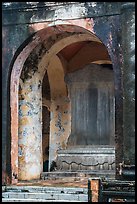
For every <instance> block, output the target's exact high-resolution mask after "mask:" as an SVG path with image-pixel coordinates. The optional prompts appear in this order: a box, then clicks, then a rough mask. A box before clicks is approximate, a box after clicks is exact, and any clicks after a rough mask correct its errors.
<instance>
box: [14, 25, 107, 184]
mask: <svg viewBox="0 0 137 204" xmlns="http://www.w3.org/2000/svg"><path fill="white" fill-rule="evenodd" d="M93 47H94V48H95V47H96V49H93ZM65 48H67V52H66V50H65ZM82 48H83V49H82ZM63 49H64V50H63ZM84 49H88V50H89V52H90V51H91V50H92V55H89V56H87V55H84V53H85V52H84ZM68 50H70V51H69V52H68ZM94 51H96V52H94ZM81 52H82V53H83V55H82V56H83V59H82V60H76V58H77V57H78V55H77V54H81ZM66 53H69V54H67V55H66ZM53 59H54V60H53ZM55 59H57V61H58V60H59V59H60V60H59V61H60V65H59V69H56V63H55ZM80 59H81V58H80ZM91 62H96V63H99V64H100V63H101V64H106V63H109V64H110V63H111V60H110V57H109V55H108V52H107V49H106V48H105V46H104V45H103V43H102V42H101V41H100V39H98V38H97V37H96V36H95V35H94V34H93V33H91V32H89V31H88V30H86V29H84V28H81V27H78V26H72V25H58V26H53V27H49V28H46V29H42V30H40V31H38V32H37V33H36V34H35V37H33V38H32V41H31V42H30V43H29V44H28V45H26V47H25V48H24V50H23V51H22V52H21V53H20V54H19V56H18V57H17V59H16V60H15V62H14V65H13V70H12V74H11V169H12V182H13V183H14V182H17V180H16V178H18V179H20V180H31V179H38V178H40V174H41V173H42V171H43V154H42V81H43V77H44V75H45V73H46V71H47V73H48V77H49V84H50V91H51V101H50V110H51V111H50V115H51V116H50V117H51V118H52V121H51V122H50V141H49V168H50V165H51V164H52V161H54V160H55V159H56V157H57V151H58V150H60V148H62V149H65V148H66V146H67V145H66V144H67V140H68V138H69V135H70V131H71V106H70V100H69V95H68V90H67V86H66V84H65V81H64V77H65V75H66V74H67V73H71V72H74V71H76V70H79V69H80V68H82V67H83V66H85V65H86V64H89V63H91ZM51 64H52V65H54V66H50V65H51ZM73 65H75V66H73ZM57 67H58V66H57ZM55 76H57V77H55ZM53 79H54V80H53ZM18 90H19V92H18ZM63 118H64V119H63ZM62 119H63V120H62ZM61 120H62V121H63V123H62V122H61ZM60 124H61V125H60ZM62 124H63V125H64V127H65V128H64V127H63V126H62ZM18 150H19V155H18ZM14 175H17V176H16V178H15V176H14Z"/></svg>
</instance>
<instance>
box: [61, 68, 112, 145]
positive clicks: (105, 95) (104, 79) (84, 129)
mask: <svg viewBox="0 0 137 204" xmlns="http://www.w3.org/2000/svg"><path fill="white" fill-rule="evenodd" d="M65 80H66V83H67V85H68V88H69V93H70V100H71V114H72V116H71V117H72V122H71V123H72V124H71V134H70V136H69V139H68V147H69V146H75V147H76V146H77V145H81V146H87V145H114V129H115V116H114V112H115V108H114V77H113V70H111V69H107V68H105V66H104V67H102V66H99V65H96V64H90V65H87V66H85V67H83V68H82V69H81V70H79V71H76V72H73V73H69V74H67V75H66V76H65Z"/></svg>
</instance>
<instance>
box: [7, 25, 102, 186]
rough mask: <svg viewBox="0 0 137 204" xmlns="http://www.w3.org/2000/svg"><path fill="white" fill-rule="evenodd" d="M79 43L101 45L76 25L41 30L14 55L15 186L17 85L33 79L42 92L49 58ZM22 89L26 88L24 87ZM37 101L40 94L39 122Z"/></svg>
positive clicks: (15, 172) (14, 174)
mask: <svg viewBox="0 0 137 204" xmlns="http://www.w3.org/2000/svg"><path fill="white" fill-rule="evenodd" d="M79 41H95V42H98V43H102V42H101V41H100V39H99V38H97V37H96V36H95V35H94V34H93V33H91V32H90V31H88V30H86V29H84V28H82V27H79V26H72V25H58V26H53V27H48V28H46V29H42V30H40V31H38V32H37V33H36V34H35V35H34V36H33V37H32V39H31V41H30V43H28V44H27V45H26V47H25V48H24V49H23V51H22V52H21V53H20V54H19V55H18V56H17V58H16V60H15V62H14V64H13V69H12V73H11V85H10V106H11V170H12V183H14V182H15V183H16V182H17V178H18V126H19V121H18V110H19V109H18V107H19V103H18V102H19V99H18V89H19V88H20V87H19V85H21V84H22V85H23V86H25V87H26V88H27V87H28V82H29V83H30V81H31V80H33V83H34V85H35V86H34V87H35V88H36V89H38V88H39V89H41V82H42V78H43V76H44V73H45V70H46V68H47V67H48V63H49V59H51V57H52V56H53V55H54V54H57V53H58V52H59V51H60V50H62V49H63V48H64V47H66V46H67V45H70V44H72V43H75V42H79ZM32 58H33V59H35V62H34V61H33V62H32ZM32 76H33V77H32ZM24 81H25V83H24ZM35 88H34V89H35ZM23 90H25V89H24V88H23ZM19 91H20V89H19ZM31 93H32V92H31ZM31 93H30V97H36V96H35V94H34V93H33V94H32V95H31ZM27 97H29V96H27ZM40 99H41V95H40V92H39V94H38V96H37V99H36V101H37V102H38V101H39V103H38V104H39V105H40V107H39V110H38V111H39V114H40V115H39V119H40V118H41V106H42V102H40V101H41V100H40ZM33 122H34V121H33ZM40 122H41V121H40ZM39 125H40V123H39ZM40 172H41V169H40V171H39V172H38V173H37V178H38V177H39V176H40ZM29 179H32V178H29Z"/></svg>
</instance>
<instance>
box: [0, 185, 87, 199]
mask: <svg viewBox="0 0 137 204" xmlns="http://www.w3.org/2000/svg"><path fill="white" fill-rule="evenodd" d="M24 200H25V202H26V201H27V202H31V201H32V202H33V201H34V202H44V201H48V202H52V201H56V202H59V201H63V202H67V201H69V202H70V201H71V202H72V201H74V202H75V201H79V202H88V194H87V189H86V188H70V187H45V186H44V187H41V186H6V187H5V189H3V192H2V202H23V201H24Z"/></svg>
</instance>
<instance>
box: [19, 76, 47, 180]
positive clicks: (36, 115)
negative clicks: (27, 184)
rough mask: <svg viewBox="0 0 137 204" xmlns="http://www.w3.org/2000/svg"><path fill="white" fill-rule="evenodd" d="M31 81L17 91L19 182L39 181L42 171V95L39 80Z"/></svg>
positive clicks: (21, 85)
mask: <svg viewBox="0 0 137 204" xmlns="http://www.w3.org/2000/svg"><path fill="white" fill-rule="evenodd" d="M33 80H34V79H32V80H30V81H29V80H28V81H27V82H25V83H22V84H21V83H20V89H19V140H18V142H19V144H18V161H19V168H18V169H19V175H18V179H19V180H32V179H40V174H41V173H42V171H43V155H42V98H41V97H42V95H41V87H40V84H39V82H38V81H39V80H34V81H33ZM34 82H35V83H34Z"/></svg>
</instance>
